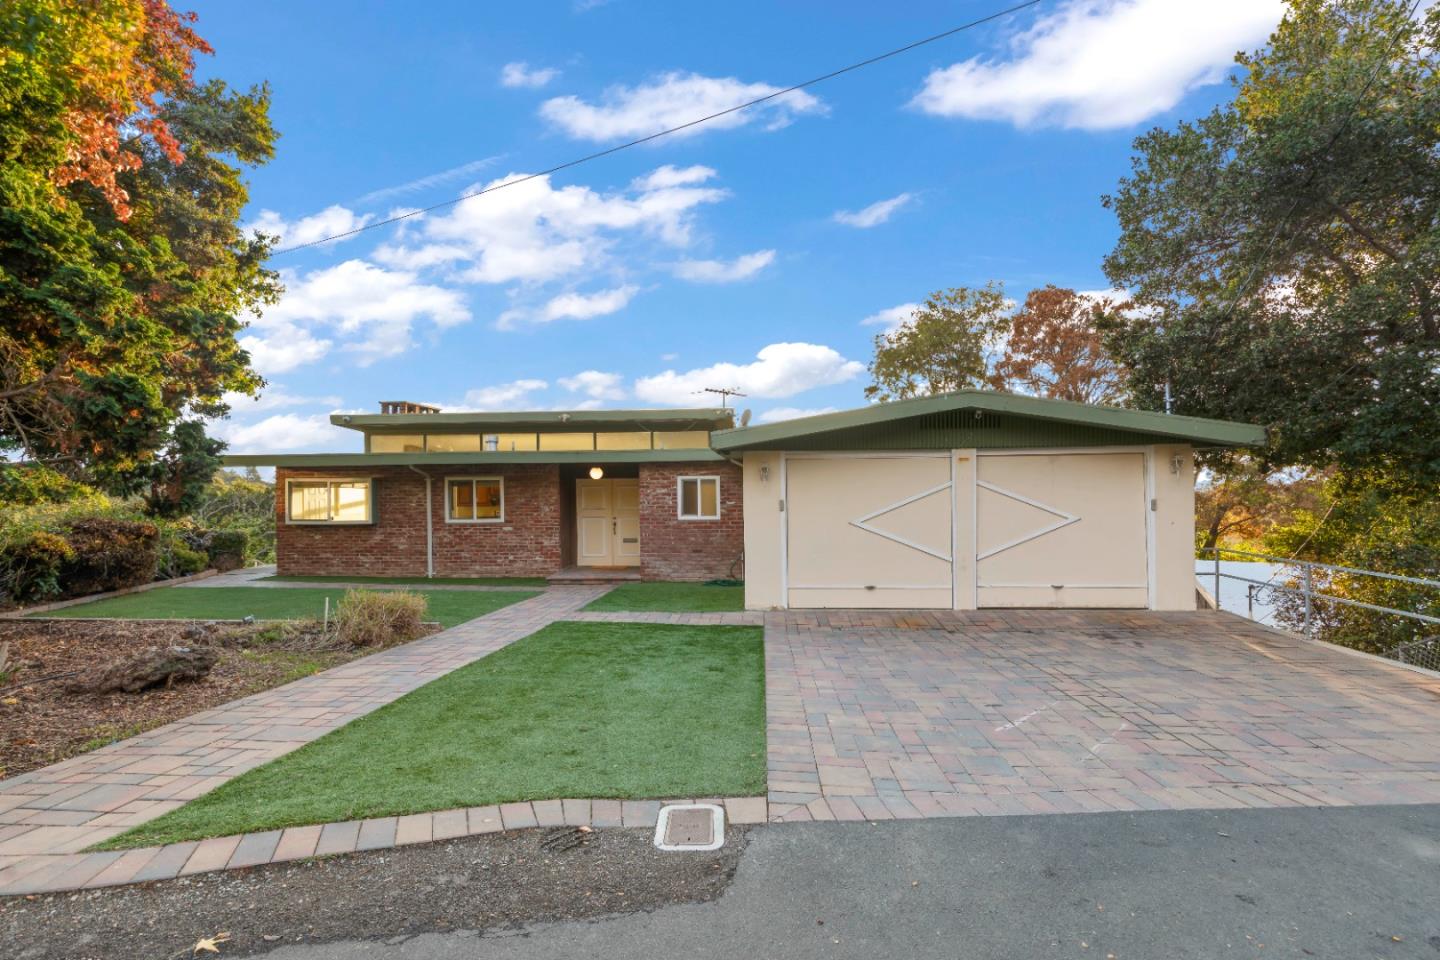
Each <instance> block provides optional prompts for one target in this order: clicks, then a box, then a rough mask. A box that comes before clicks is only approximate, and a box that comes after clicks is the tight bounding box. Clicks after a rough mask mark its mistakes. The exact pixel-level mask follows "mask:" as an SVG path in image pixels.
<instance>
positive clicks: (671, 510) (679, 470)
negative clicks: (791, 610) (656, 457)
mask: <svg viewBox="0 0 1440 960" xmlns="http://www.w3.org/2000/svg"><path fill="white" fill-rule="evenodd" d="M680 477H719V478H720V519H718V520H681V519H680V518H679V516H678V514H679V504H678V503H677V498H678V497H679V492H678V490H677V483H676V481H677V479H678V478H680ZM744 551H745V514H744V510H743V509H742V507H741V480H740V468H739V467H737V466H735V465H734V464H732V463H647V464H642V465H641V467H640V574H641V576H643V577H644V578H645V579H646V580H715V579H720V578H724V577H737V578H738V577H743V576H744V565H743V562H742V557H743V554H744Z"/></svg>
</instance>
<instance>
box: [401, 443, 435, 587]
mask: <svg viewBox="0 0 1440 960" xmlns="http://www.w3.org/2000/svg"><path fill="white" fill-rule="evenodd" d="M406 466H407V467H409V468H410V469H411V470H414V471H415V472H416V473H418V474H420V476H422V477H424V478H425V579H427V580H433V579H435V524H434V523H433V522H432V521H431V519H430V510H431V506H430V505H431V503H432V501H433V500H434V497H433V496H431V494H430V474H428V473H426V472H425V471H424V470H421V469H420V468H419V467H417V466H415V464H413V463H407V464H406Z"/></svg>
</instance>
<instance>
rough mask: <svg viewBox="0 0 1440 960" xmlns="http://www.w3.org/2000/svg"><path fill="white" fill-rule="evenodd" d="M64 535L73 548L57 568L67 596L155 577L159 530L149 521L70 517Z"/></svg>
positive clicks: (119, 587) (116, 588)
mask: <svg viewBox="0 0 1440 960" xmlns="http://www.w3.org/2000/svg"><path fill="white" fill-rule="evenodd" d="M65 539H66V540H67V541H68V542H69V544H70V548H71V549H72V550H73V551H74V552H75V555H74V557H72V558H71V559H70V560H69V561H67V562H66V563H65V564H64V565H63V566H62V567H61V570H60V582H61V584H62V586H63V588H64V592H65V593H66V594H69V595H70V596H77V597H78V596H84V595H85V594H89V593H101V592H104V591H107V590H120V589H122V588H124V587H136V586H139V585H141V584H143V583H149V582H150V581H151V580H154V579H155V573H156V570H157V569H158V567H159V563H160V555H159V547H160V530H159V528H158V527H156V526H155V524H153V523H149V522H146V521H138V520H119V519H115V518H113V517H105V516H89V517H81V518H79V519H76V520H71V521H70V522H69V524H68V526H67V529H66V532H65Z"/></svg>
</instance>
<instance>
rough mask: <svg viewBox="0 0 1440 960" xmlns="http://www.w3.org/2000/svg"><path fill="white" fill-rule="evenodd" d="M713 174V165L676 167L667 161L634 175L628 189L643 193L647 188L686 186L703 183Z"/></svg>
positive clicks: (661, 188)
mask: <svg viewBox="0 0 1440 960" xmlns="http://www.w3.org/2000/svg"><path fill="white" fill-rule="evenodd" d="M714 176H715V168H714V167H705V166H701V165H700V164H698V163H697V164H695V165H694V166H691V167H677V166H675V165H674V164H669V163H667V164H665V165H664V166H663V167H656V168H655V169H654V170H651V171H650V172H649V173H647V174H645V176H643V177H636V178H635V179H634V180H633V181H631V183H630V189H632V190H639V191H640V192H642V193H644V192H646V191H649V190H664V189H665V188H667V187H688V186H692V185H694V184H697V183H704V182H705V181H706V180H709V179H710V178H712V177H714Z"/></svg>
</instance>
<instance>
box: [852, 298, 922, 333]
mask: <svg viewBox="0 0 1440 960" xmlns="http://www.w3.org/2000/svg"><path fill="white" fill-rule="evenodd" d="M919 309H920V304H918V303H900V304H896V305H895V306H893V307H886V308H885V309H884V310H877V311H876V312H874V313H872V314H870V316H868V317H866V318H865V319H864V320H861V321H860V325H861V326H865V327H884V328H885V332H886V333H894V332H895V331H896V330H898V329H899V328H900V325H901V324H902V323H904V322H905V321H907V320H909V319H910V318H911V317H912V316H913V315H914V314H915V311H916V310H919Z"/></svg>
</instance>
